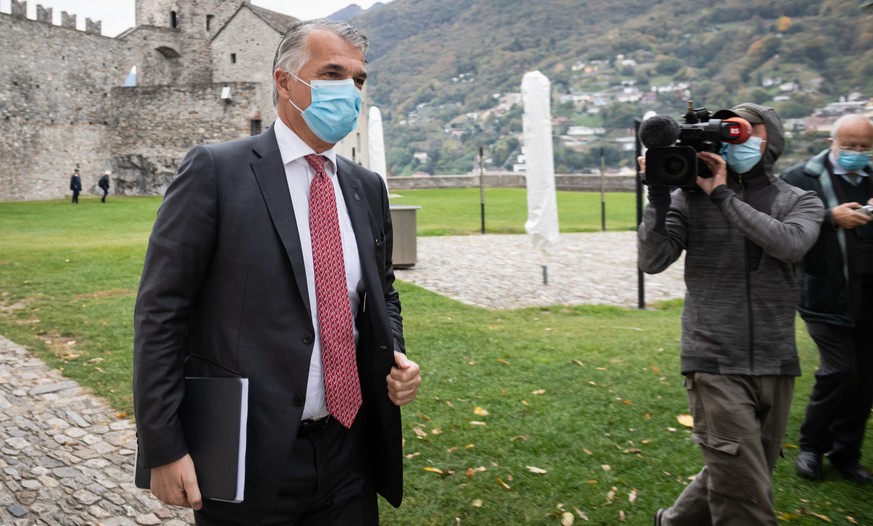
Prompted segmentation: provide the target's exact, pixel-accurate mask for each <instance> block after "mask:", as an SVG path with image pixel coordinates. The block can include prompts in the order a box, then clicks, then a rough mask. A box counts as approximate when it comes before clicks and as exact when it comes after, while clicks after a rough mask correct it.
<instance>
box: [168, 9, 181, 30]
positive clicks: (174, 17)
mask: <svg viewBox="0 0 873 526" xmlns="http://www.w3.org/2000/svg"><path fill="white" fill-rule="evenodd" d="M170 27H172V28H173V29H178V28H179V15H178V14H176V12H175V11H170Z"/></svg>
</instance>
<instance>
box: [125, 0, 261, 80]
mask: <svg viewBox="0 0 873 526" xmlns="http://www.w3.org/2000/svg"><path fill="white" fill-rule="evenodd" d="M245 4H250V0H136V28H135V29H133V30H131V31H130V32H128V33H125V34H124V36H125V38H126V39H127V40H128V41H130V42H132V43H134V45H136V43H137V41H139V43H140V44H141V45H140V46H137V47H138V48H139V49H140V52H139V56H137V57H136V65H137V70H138V74H137V84H138V85H140V86H162V85H169V84H179V83H182V84H208V83H211V82H213V75H212V55H211V50H210V42H211V40H212V38H213V37H214V36H215V35H216V34H217V33H218V32H219V30H220V29H221V28H222V27H224V25H225V24H226V23H227V22H228V20H229V19H230V18H231V16H232V15H233V14H234V13H235V12H236V11H237V10H238V9H239V8H240V7H241V6H243V5H245Z"/></svg>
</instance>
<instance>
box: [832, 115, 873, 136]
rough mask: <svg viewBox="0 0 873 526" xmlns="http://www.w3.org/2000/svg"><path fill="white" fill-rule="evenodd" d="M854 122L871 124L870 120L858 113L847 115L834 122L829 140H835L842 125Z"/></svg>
mask: <svg viewBox="0 0 873 526" xmlns="http://www.w3.org/2000/svg"><path fill="white" fill-rule="evenodd" d="M854 120H866V121H867V122H871V121H870V119H868V118H867V117H865V116H863V115H861V114H859V113H848V114H846V115H843V116H842V117H840V118H839V119H837V120H836V121H835V122H834V124H833V126H831V139H834V138H836V136H837V134H838V133H840V128H842V127H843V124H846V123H847V122H849V121H854Z"/></svg>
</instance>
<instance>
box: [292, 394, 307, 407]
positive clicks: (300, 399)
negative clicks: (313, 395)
mask: <svg viewBox="0 0 873 526" xmlns="http://www.w3.org/2000/svg"><path fill="white" fill-rule="evenodd" d="M304 401H305V400H303V397H302V396H300V395H296V396H295V397H294V405H296V406H297V407H300V406H301V405H303V402H304Z"/></svg>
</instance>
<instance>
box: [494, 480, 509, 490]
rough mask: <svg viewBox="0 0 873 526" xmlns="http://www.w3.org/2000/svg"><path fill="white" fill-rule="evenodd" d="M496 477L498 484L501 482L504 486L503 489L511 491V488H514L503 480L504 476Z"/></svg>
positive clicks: (501, 485)
mask: <svg viewBox="0 0 873 526" xmlns="http://www.w3.org/2000/svg"><path fill="white" fill-rule="evenodd" d="M494 479H495V480H496V481H497V484H499V485H500V487H501V488H503V489H505V490H507V491H511V490H512V486H510V485H509V484H507V483H506V482H503V479H502V478H500V477H494Z"/></svg>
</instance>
